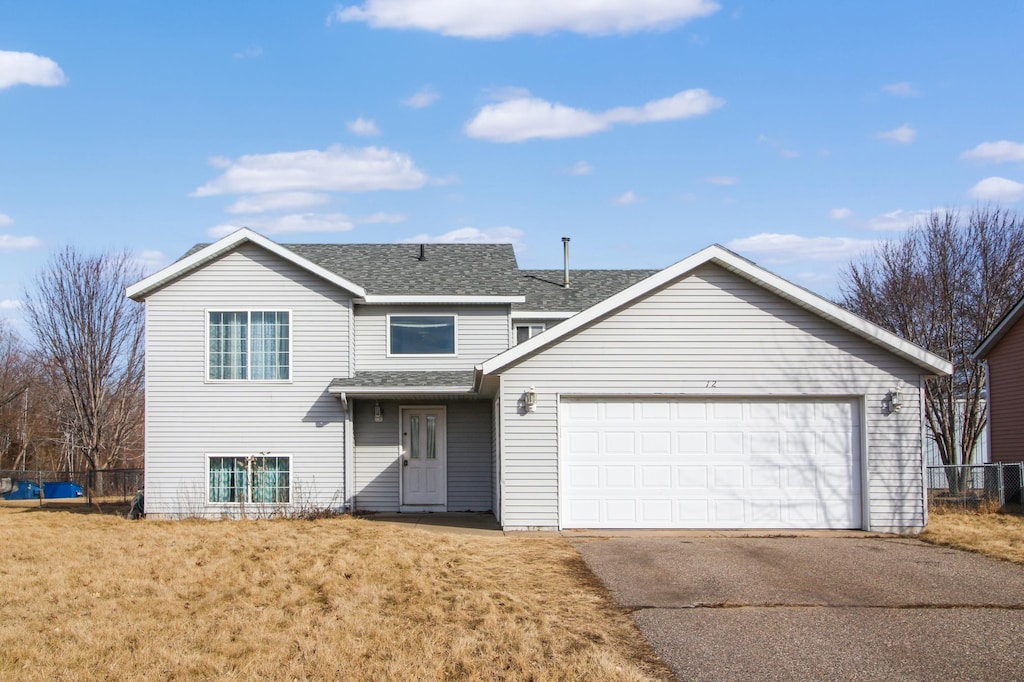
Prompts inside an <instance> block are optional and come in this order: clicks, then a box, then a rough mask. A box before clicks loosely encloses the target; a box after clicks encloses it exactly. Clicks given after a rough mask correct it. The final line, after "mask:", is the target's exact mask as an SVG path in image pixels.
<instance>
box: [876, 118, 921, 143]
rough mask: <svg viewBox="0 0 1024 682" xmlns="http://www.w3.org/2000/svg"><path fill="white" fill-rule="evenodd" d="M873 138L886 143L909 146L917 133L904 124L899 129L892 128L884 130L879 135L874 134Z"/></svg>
mask: <svg viewBox="0 0 1024 682" xmlns="http://www.w3.org/2000/svg"><path fill="white" fill-rule="evenodd" d="M875 137H877V138H878V139H879V140H886V141H887V142H896V143H898V144H910V143H911V142H913V141H914V139H915V138H916V137H917V131H916V130H914V129H913V128H911V127H910V126H909V125H907V124H906V123H904V124H903V125H901V126H900V127H899V128H893V129H892V130H884V131H882V132H880V133H876V134H875Z"/></svg>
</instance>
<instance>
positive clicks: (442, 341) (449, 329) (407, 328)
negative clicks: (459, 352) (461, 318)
mask: <svg viewBox="0 0 1024 682" xmlns="http://www.w3.org/2000/svg"><path fill="white" fill-rule="evenodd" d="M388 355H455V316H454V315H388Z"/></svg>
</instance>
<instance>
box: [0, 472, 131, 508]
mask: <svg viewBox="0 0 1024 682" xmlns="http://www.w3.org/2000/svg"><path fill="white" fill-rule="evenodd" d="M144 471H145V470H144V469H99V470H96V471H47V470H35V469H32V470H27V471H26V470H21V469H0V504H3V503H8V502H9V503H22V504H24V503H25V502H29V503H32V502H34V503H36V504H38V505H40V506H45V505H46V504H48V503H50V504H67V503H69V502H71V503H74V502H82V503H91V502H116V503H128V502H131V501H132V499H133V498H134V497H135V494H136V493H138V492H139V491H140V490H142V486H143V481H144V478H145V477H144Z"/></svg>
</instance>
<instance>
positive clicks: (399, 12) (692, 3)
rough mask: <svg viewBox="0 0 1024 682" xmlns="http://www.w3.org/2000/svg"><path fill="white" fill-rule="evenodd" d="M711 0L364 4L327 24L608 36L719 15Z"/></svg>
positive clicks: (383, 0)
mask: <svg viewBox="0 0 1024 682" xmlns="http://www.w3.org/2000/svg"><path fill="white" fill-rule="evenodd" d="M718 9H719V5H718V4H717V3H715V2H712V1H711V0H558V2H549V1H548V0H516V2H492V3H487V4H486V6H484V5H483V4H481V3H480V2H479V0H364V2H363V4H362V5H359V6H350V7H338V8H337V9H336V10H335V11H334V12H332V13H331V15H330V16H329V17H328V21H329V22H330V21H363V22H366V23H367V24H369V25H370V26H372V27H373V28H395V29H420V30H424V31H433V32H436V33H441V34H443V35H447V36H458V37H461V38H507V37H508V36H511V35H514V34H517V33H530V34H534V35H544V34H546V33H553V32H556V31H571V32H574V33H582V34H585V35H609V34H614V33H634V32H636V31H664V30H668V29H671V28H675V27H677V26H682V25H683V24H685V23H687V22H688V21H691V20H693V19H698V18H701V17H707V16H710V15H711V14H714V13H715V12H716V11H718Z"/></svg>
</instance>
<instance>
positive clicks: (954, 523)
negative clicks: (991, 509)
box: [919, 511, 1024, 564]
mask: <svg viewBox="0 0 1024 682" xmlns="http://www.w3.org/2000/svg"><path fill="white" fill-rule="evenodd" d="M919 537H920V538H921V539H922V540H925V541H926V542H931V543H934V544H936V545H945V546H947V547H955V548H956V549H965V550H968V551H970V552H978V553H979V554H985V555H987V556H991V557H996V558H997V559H1004V560H1006V561H1012V562H1013V563H1015V564H1024V516H1020V515H1017V514H998V513H988V514H986V513H972V512H962V511H939V512H935V511H932V512H931V513H930V514H929V520H928V527H927V528H926V529H925V531H924V532H923V533H921V535H920V536H919Z"/></svg>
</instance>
